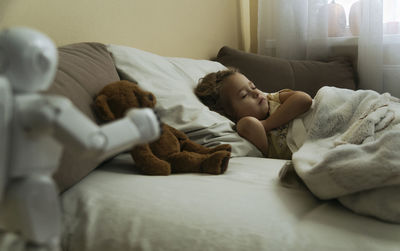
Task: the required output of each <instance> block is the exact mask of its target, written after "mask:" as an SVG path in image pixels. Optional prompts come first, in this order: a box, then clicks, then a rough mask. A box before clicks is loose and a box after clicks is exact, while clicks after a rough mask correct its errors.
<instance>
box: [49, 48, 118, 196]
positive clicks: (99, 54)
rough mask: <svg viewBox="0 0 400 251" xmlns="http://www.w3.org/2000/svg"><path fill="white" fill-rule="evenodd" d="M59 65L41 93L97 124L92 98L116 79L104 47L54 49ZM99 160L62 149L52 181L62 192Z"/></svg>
mask: <svg viewBox="0 0 400 251" xmlns="http://www.w3.org/2000/svg"><path fill="white" fill-rule="evenodd" d="M58 53H59V62H58V69H57V73H56V77H55V80H54V82H53V85H52V86H50V88H49V89H48V90H47V91H45V93H48V94H57V95H62V96H64V97H67V98H68V99H70V100H71V101H72V103H73V104H74V105H75V106H76V107H77V108H78V109H79V110H80V111H81V112H82V113H83V114H84V115H86V116H87V117H88V118H89V119H91V120H92V121H93V122H97V121H96V119H95V115H94V113H93V111H92V108H91V104H92V102H93V97H94V96H95V95H96V94H97V92H99V91H100V89H101V88H103V87H104V86H105V85H106V84H109V83H111V82H114V81H118V80H120V79H119V76H118V73H117V71H116V69H115V66H114V63H113V60H112V58H111V56H110V54H109V52H108V51H107V49H106V47H105V45H103V44H100V43H78V44H71V45H66V46H63V47H60V48H58ZM99 164H100V163H99V160H82V159H80V158H79V156H76V153H75V154H74V153H73V152H72V151H71V149H67V148H65V149H64V152H63V155H62V157H61V163H60V166H59V168H58V170H57V171H56V173H55V174H54V179H55V181H56V183H57V185H58V187H59V189H60V191H61V192H62V191H64V190H66V189H67V188H69V187H71V186H72V185H74V184H75V183H76V182H78V181H79V180H80V179H82V178H83V177H85V176H86V175H87V174H88V173H89V172H90V171H91V170H93V169H94V168H95V167H96V166H97V165H99Z"/></svg>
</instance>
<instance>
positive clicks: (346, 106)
mask: <svg viewBox="0 0 400 251" xmlns="http://www.w3.org/2000/svg"><path fill="white" fill-rule="evenodd" d="M287 141H288V145H289V147H290V148H291V150H292V151H293V152H294V154H293V157H292V162H291V164H292V165H293V168H294V169H295V171H296V173H297V175H298V176H299V177H300V178H301V179H302V181H303V182H304V183H305V184H306V185H307V187H308V188H309V190H310V191H311V192H312V193H313V194H314V195H315V196H317V197H318V198H320V199H324V200H328V199H337V200H338V201H339V202H340V203H341V204H342V205H344V206H345V207H347V208H349V209H351V210H353V211H354V212H356V213H360V214H363V215H370V216H374V217H376V218H379V219H382V220H385V221H389V222H395V223H400V103H399V99H397V98H395V97H393V96H391V95H390V94H388V93H385V94H379V93H377V92H375V91H372V90H357V91H353V90H348V89H341V88H335V87H323V88H321V89H320V90H319V91H318V93H317V95H316V96H315V98H314V101H313V105H312V107H311V109H310V110H309V111H308V112H307V113H306V114H304V115H303V116H301V117H299V118H296V119H295V120H294V121H293V122H292V123H291V125H290V127H289V133H288V137H287Z"/></svg>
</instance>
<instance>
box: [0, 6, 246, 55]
mask: <svg viewBox="0 0 400 251" xmlns="http://www.w3.org/2000/svg"><path fill="white" fill-rule="evenodd" d="M244 2H246V3H247V4H248V3H249V0H247V1H243V0H218V1H215V0H201V1H199V0H168V1H164V0H115V1H106V0H96V1H95V0H85V1H82V0H68V1H54V0H35V1H25V0H12V1H11V0H4V1H3V2H2V3H1V6H0V7H1V9H0V29H2V28H5V27H10V26H16V25H18V26H28V27H31V28H35V29H38V30H40V31H42V32H44V33H46V34H47V35H48V36H50V37H51V38H52V39H53V40H54V41H55V43H56V44H57V46H61V45H66V44H70V43H76V42H101V43H105V44H119V45H127V46H132V47H135V48H138V49H142V50H146V51H150V52H153V53H157V54H160V55H162V56H173V57H191V58H201V59H209V58H211V57H213V56H215V55H216V53H217V51H218V49H219V48H221V47H222V46H224V45H227V46H230V47H233V48H239V49H241V48H243V46H244V43H245V41H248V40H246V39H245V38H243V36H244V35H246V34H248V33H249V32H248V31H243V29H247V28H248V29H249V27H245V25H243V23H244V24H247V23H248V17H247V18H244V17H243V11H242V10H243V3H244ZM246 10H248V6H246ZM242 20H244V22H242Z"/></svg>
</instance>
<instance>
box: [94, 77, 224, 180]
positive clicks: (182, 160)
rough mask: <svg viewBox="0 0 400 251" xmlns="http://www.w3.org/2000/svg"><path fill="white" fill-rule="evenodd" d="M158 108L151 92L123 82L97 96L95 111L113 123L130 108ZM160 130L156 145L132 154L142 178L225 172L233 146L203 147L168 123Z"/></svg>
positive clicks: (144, 146) (153, 143) (112, 85)
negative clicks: (144, 175) (145, 175)
mask: <svg viewBox="0 0 400 251" xmlns="http://www.w3.org/2000/svg"><path fill="white" fill-rule="evenodd" d="M155 104H156V98H155V96H154V95H153V94H152V93H151V92H146V91H144V90H142V89H140V88H139V86H138V85H137V84H136V83H133V82H129V81H126V80H122V81H117V82H114V83H111V84H108V85H107V86H105V87H104V88H103V89H102V90H101V91H100V92H99V93H98V95H97V96H96V98H95V101H94V108H95V111H96V113H97V115H98V116H99V117H100V118H101V119H102V120H104V121H111V120H115V119H118V118H121V117H123V116H124V114H125V113H126V111H127V110H129V109H131V108H139V107H150V108H154V106H155ZM161 126H162V134H161V136H160V138H159V139H158V140H157V141H155V142H152V143H149V144H143V145H139V146H135V147H134V148H133V149H132V150H131V155H132V158H133V159H134V161H135V164H136V165H137V166H138V167H139V168H140V169H141V172H142V173H143V174H147V175H169V174H170V173H189V172H190V173H193V172H199V173H209V174H222V173H224V172H225V170H226V169H227V167H228V162H229V159H230V151H231V146H230V145H228V144H223V145H219V146H216V147H214V148H208V147H204V146H202V145H200V144H197V143H195V142H194V141H191V140H190V139H189V138H188V137H187V135H186V134H185V133H183V132H181V131H179V130H177V129H175V128H173V127H171V126H169V125H167V124H165V123H162V125H161Z"/></svg>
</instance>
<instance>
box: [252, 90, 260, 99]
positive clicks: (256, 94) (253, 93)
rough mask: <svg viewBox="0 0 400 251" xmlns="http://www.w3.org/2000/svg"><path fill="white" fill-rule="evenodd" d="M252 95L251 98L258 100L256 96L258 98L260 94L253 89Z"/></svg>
mask: <svg viewBox="0 0 400 251" xmlns="http://www.w3.org/2000/svg"><path fill="white" fill-rule="evenodd" d="M252 95H253V98H258V96H259V95H260V94H259V92H258V90H257V89H255V90H253V91H252Z"/></svg>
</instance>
